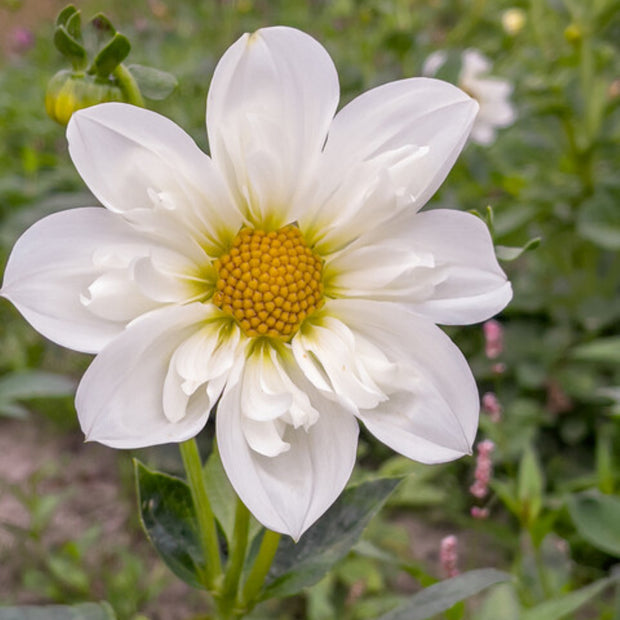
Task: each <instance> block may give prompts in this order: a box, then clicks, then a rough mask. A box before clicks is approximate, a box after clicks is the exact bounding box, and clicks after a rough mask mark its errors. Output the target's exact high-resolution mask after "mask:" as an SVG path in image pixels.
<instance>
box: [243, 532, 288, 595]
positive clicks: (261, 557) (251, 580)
mask: <svg viewBox="0 0 620 620" xmlns="http://www.w3.org/2000/svg"><path fill="white" fill-rule="evenodd" d="M281 536H282V535H281V534H278V533H277V532H272V531H271V530H266V531H265V534H264V536H263V540H262V541H261V544H260V549H259V550H258V555H257V556H256V560H254V565H253V566H252V570H251V571H250V574H249V575H248V578H247V580H246V582H245V585H244V586H243V591H242V593H241V603H242V605H243V606H247V605H251V604H252V602H253V601H254V600H255V599H256V597H257V596H258V593H259V592H260V590H261V588H262V587H263V583H264V582H265V577H267V573H268V572H269V569H270V568H271V563H272V562H273V558H274V556H275V554H276V551H277V549H278V545H279V544H280V537H281Z"/></svg>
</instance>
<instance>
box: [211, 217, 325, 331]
mask: <svg viewBox="0 0 620 620" xmlns="http://www.w3.org/2000/svg"><path fill="white" fill-rule="evenodd" d="M215 268H216V270H217V274H218V280H217V284H216V292H215V294H214V295H213V303H214V304H215V305H216V306H217V307H218V308H220V309H221V310H223V311H224V312H226V313H228V314H230V315H231V316H232V317H234V318H235V319H236V320H237V322H238V323H239V325H240V326H241V329H242V330H243V331H244V332H245V334H246V335H248V336H251V337H255V336H271V337H272V338H280V339H282V340H290V339H291V338H292V337H293V335H294V334H295V332H296V331H297V330H298V329H299V326H300V325H301V322H302V321H303V320H304V319H305V318H306V317H307V316H309V315H311V314H312V313H313V312H315V311H316V310H318V309H319V308H320V307H321V306H322V305H323V303H324V299H323V282H322V275H323V261H322V260H321V259H320V258H319V257H318V256H317V255H316V254H314V252H313V251H312V250H311V249H310V248H309V247H308V245H307V244H306V242H305V240H304V238H303V237H302V234H301V232H300V231H299V228H297V227H296V226H292V225H289V226H285V227H284V228H280V229H279V230H275V231H271V232H266V231H264V230H254V229H251V228H243V229H242V230H241V231H240V232H239V234H238V235H237V236H236V237H235V238H234V240H233V243H232V247H231V249H230V252H228V254H225V255H224V256H221V257H220V258H219V259H218V260H216V261H215Z"/></svg>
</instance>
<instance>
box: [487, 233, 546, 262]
mask: <svg viewBox="0 0 620 620" xmlns="http://www.w3.org/2000/svg"><path fill="white" fill-rule="evenodd" d="M540 241H541V239H540V237H534V238H533V239H530V240H529V241H528V242H527V243H526V244H525V245H524V246H522V247H509V246H506V245H496V246H495V253H496V254H497V258H498V259H499V260H503V261H504V262H509V261H512V260H515V259H517V258H519V256H521V255H522V254H523V253H524V252H529V251H530V250H534V249H536V248H537V247H538V246H539V245H540Z"/></svg>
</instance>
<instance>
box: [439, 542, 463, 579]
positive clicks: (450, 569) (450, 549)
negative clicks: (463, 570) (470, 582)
mask: <svg viewBox="0 0 620 620" xmlns="http://www.w3.org/2000/svg"><path fill="white" fill-rule="evenodd" d="M458 545H459V541H458V539H457V537H456V536H454V535H453V534H451V535H450V536H446V537H445V538H442V539H441V543H440V547H439V562H440V564H441V572H442V573H443V574H444V575H445V576H446V577H456V576H457V575H458V574H459V569H458V568H457V563H458V559H459V552H458Z"/></svg>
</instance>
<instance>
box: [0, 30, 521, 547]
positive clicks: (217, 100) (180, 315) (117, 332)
mask: <svg viewBox="0 0 620 620" xmlns="http://www.w3.org/2000/svg"><path fill="white" fill-rule="evenodd" d="M338 97H339V87H338V78H337V74H336V70H335V68H334V65H333V63H332V61H331V59H330V57H329V55H328V54H327V52H326V51H325V50H324V48H323V47H322V46H321V45H320V44H319V43H317V42H316V41H315V40H314V39H313V38H311V37H310V36H308V35H306V34H304V33H302V32H300V31H298V30H294V29H292V28H286V27H274V28H265V29H263V30H259V31H258V32H256V33H254V34H250V35H249V34H246V35H244V36H242V37H241V38H240V39H239V40H238V41H237V42H236V43H235V44H234V45H233V46H232V47H231V48H229V49H228V51H227V52H226V53H225V54H224V56H223V58H222V59H221V60H220V62H219V64H218V66H217V68H216V70H215V74H214V76H213V80H212V83H211V87H210V90H209V95H208V100H207V131H208V139H209V144H210V150H211V155H210V156H208V155H206V154H205V153H203V152H202V151H201V150H200V149H199V148H198V147H197V146H196V144H195V143H194V141H193V140H192V139H191V138H190V137H189V136H188V135H187V134H186V133H184V132H183V131H182V130H181V129H180V128H179V127H178V126H177V125H175V124H174V123H173V122H171V121H170V120H167V119H166V118H164V117H162V116H160V115H158V114H155V113H153V112H150V111H147V110H144V109H140V108H137V107H133V106H130V105H126V104H121V103H108V104H101V105H97V106H94V107H91V108H88V109H85V110H81V111H79V112H77V113H76V114H75V115H74V116H73V118H72V119H71V122H70V123H69V126H68V129H67V136H68V141H69V151H70V154H71V157H72V159H73V162H74V164H75V166H76V167H77V169H78V171H79V173H80V175H81V176H82V178H83V179H84V181H85V182H86V184H87V185H88V187H89V188H90V190H91V191H92V193H93V194H94V195H95V196H96V198H97V199H98V200H99V201H100V202H101V204H102V205H103V207H90V208H80V209H72V210H68V211H63V212H60V213H56V214H54V215H51V216H48V217H46V218H45V219H43V220H41V221H40V222H38V223H37V224H35V225H34V226H32V228H30V229H29V230H27V231H26V232H25V233H24V235H23V236H22V237H21V238H20V239H19V240H18V241H17V243H16V245H15V248H14V250H13V252H12V254H11V256H10V258H9V261H8V264H7V267H6V272H5V276H4V283H3V287H2V290H1V293H2V295H3V296H4V297H6V298H7V299H9V300H10V301H11V302H13V304H15V306H17V308H18V309H19V310H20V312H21V313H22V314H23V316H24V317H25V318H26V319H27V320H28V321H29V322H30V323H31V324H32V325H33V326H34V327H35V329H37V330H38V331H39V332H41V333H42V334H43V335H45V336H46V337H48V338H49V339H51V340H53V341H55V342H57V343H59V344H61V345H63V346H66V347H69V348H71V349H75V350H78V351H84V352H88V353H95V354H96V357H95V359H94V360H93V362H92V364H91V365H90V367H89V368H88V370H87V371H86V373H85V375H84V377H83V379H82V381H81V383H80V386H79V388H78V392H77V397H76V408H77V412H78V417H79V420H80V423H81V426H82V429H83V430H84V433H85V434H86V437H87V439H88V440H92V441H98V442H101V443H103V444H106V445H108V446H112V447H116V448H140V447H143V446H150V445H155V444H161V443H166V442H181V441H184V440H186V439H188V438H191V437H193V436H195V435H196V434H197V433H198V432H200V430H201V429H202V428H203V427H204V425H205V423H206V422H207V419H208V417H209V415H210V412H211V411H215V409H214V408H215V405H216V404H217V413H215V418H216V419H215V423H216V433H217V441H218V446H219V450H220V455H221V459H222V463H223V465H224V468H225V470H226V473H227V475H228V477H229V478H230V481H231V483H232V485H233V486H234V488H235V490H236V491H237V493H238V494H239V496H240V498H241V499H242V501H243V502H244V503H245V504H246V505H247V506H248V508H249V509H250V510H251V511H252V512H253V514H254V515H255V516H256V518H257V519H258V520H259V521H261V522H262V523H263V524H264V525H265V526H266V527H268V528H270V529H272V530H275V531H278V532H284V533H287V534H290V535H291V536H293V537H295V538H298V537H299V536H300V535H301V534H302V533H303V532H304V531H305V530H306V529H307V528H308V527H309V526H310V525H311V524H312V523H313V522H314V521H315V520H316V519H317V518H319V517H320V516H321V515H322V514H323V513H324V512H325V510H327V508H328V507H329V506H330V505H331V504H332V502H333V501H334V500H335V499H336V497H337V496H338V495H339V494H340V492H341V491H342V489H343V488H344V486H345V484H346V482H347V480H348V478H349V476H350V473H351V471H352V469H353V465H354V462H355V456H356V446H357V436H358V422H359V421H361V422H362V423H363V424H364V425H365V426H366V428H367V429H368V430H369V431H370V432H371V433H372V434H374V435H375V436H376V437H377V438H378V439H380V440H381V441H382V442H384V443H385V444H387V445H388V446H390V447H392V448H393V449H394V450H396V451H398V452H400V453H401V454H404V455H406V456H408V457H410V458H412V459H416V460H418V461H421V462H424V463H435V462H441V461H447V460H451V459H455V458H458V457H459V456H461V455H463V454H467V453H470V452H471V445H472V442H473V439H474V435H475V432H476V427H477V420H478V409H479V401H478V394H477V390H476V386H475V383H474V379H473V377H472V374H471V372H470V370H469V368H468V366H467V363H466V362H465V360H464V358H463V356H462V354H461V353H460V352H459V350H458V349H457V348H456V347H455V345H454V344H453V343H452V342H451V341H450V340H449V338H448V337H447V336H446V335H445V334H444V333H443V332H442V331H441V330H440V329H439V328H438V327H437V326H436V323H442V324H466V323H473V322H478V321H482V320H485V319H487V318H489V317H490V316H492V315H494V314H495V313H497V312H498V311H499V310H501V309H502V308H503V307H504V306H505V305H506V304H507V303H508V301H509V299H510V297H511V288H510V284H509V283H508V282H507V280H506V277H505V275H504V273H503V272H502V270H501V269H500V267H499V266H498V263H497V261H496V258H495V254H494V250H493V245H492V242H491V238H490V236H489V233H488V231H487V229H486V227H485V226H484V224H483V223H482V222H481V221H480V220H479V219H477V218H476V217H474V216H472V215H469V214H466V213H462V212H457V211H450V210H441V209H438V210H433V211H426V212H420V209H421V208H422V207H423V206H424V204H425V203H426V202H427V201H428V199H429V198H430V197H431V196H432V195H433V193H434V192H435V190H436V189H437V188H438V187H439V185H440V184H441V183H442V181H443V180H444V178H445V177H446V175H447V174H448V172H449V170H450V168H451V166H452V165H453V163H454V161H455V159H456V157H457V155H458V153H459V152H460V150H461V149H462V147H463V145H464V144H465V141H466V139H467V136H468V134H469V131H470V129H471V126H472V123H473V121H474V118H475V116H476V111H477V104H476V103H475V102H474V101H473V100H472V99H471V98H470V97H469V96H468V95H467V94H465V93H464V92H462V91H461V90H459V89H458V88H456V87H454V86H452V85H450V84H447V83H444V82H441V81H438V80H434V79H428V78H417V79H406V80H401V81H397V82H392V83H389V84H385V85H383V86H379V87H378V88H375V89H373V90H371V91H369V92H367V93H365V94H363V95H361V96H360V97H358V98H357V99H355V100H354V101H352V102H351V103H349V104H348V105H346V106H345V107H344V108H343V109H342V110H340V111H339V112H338V113H337V114H335V112H336V107H337V104H338Z"/></svg>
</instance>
